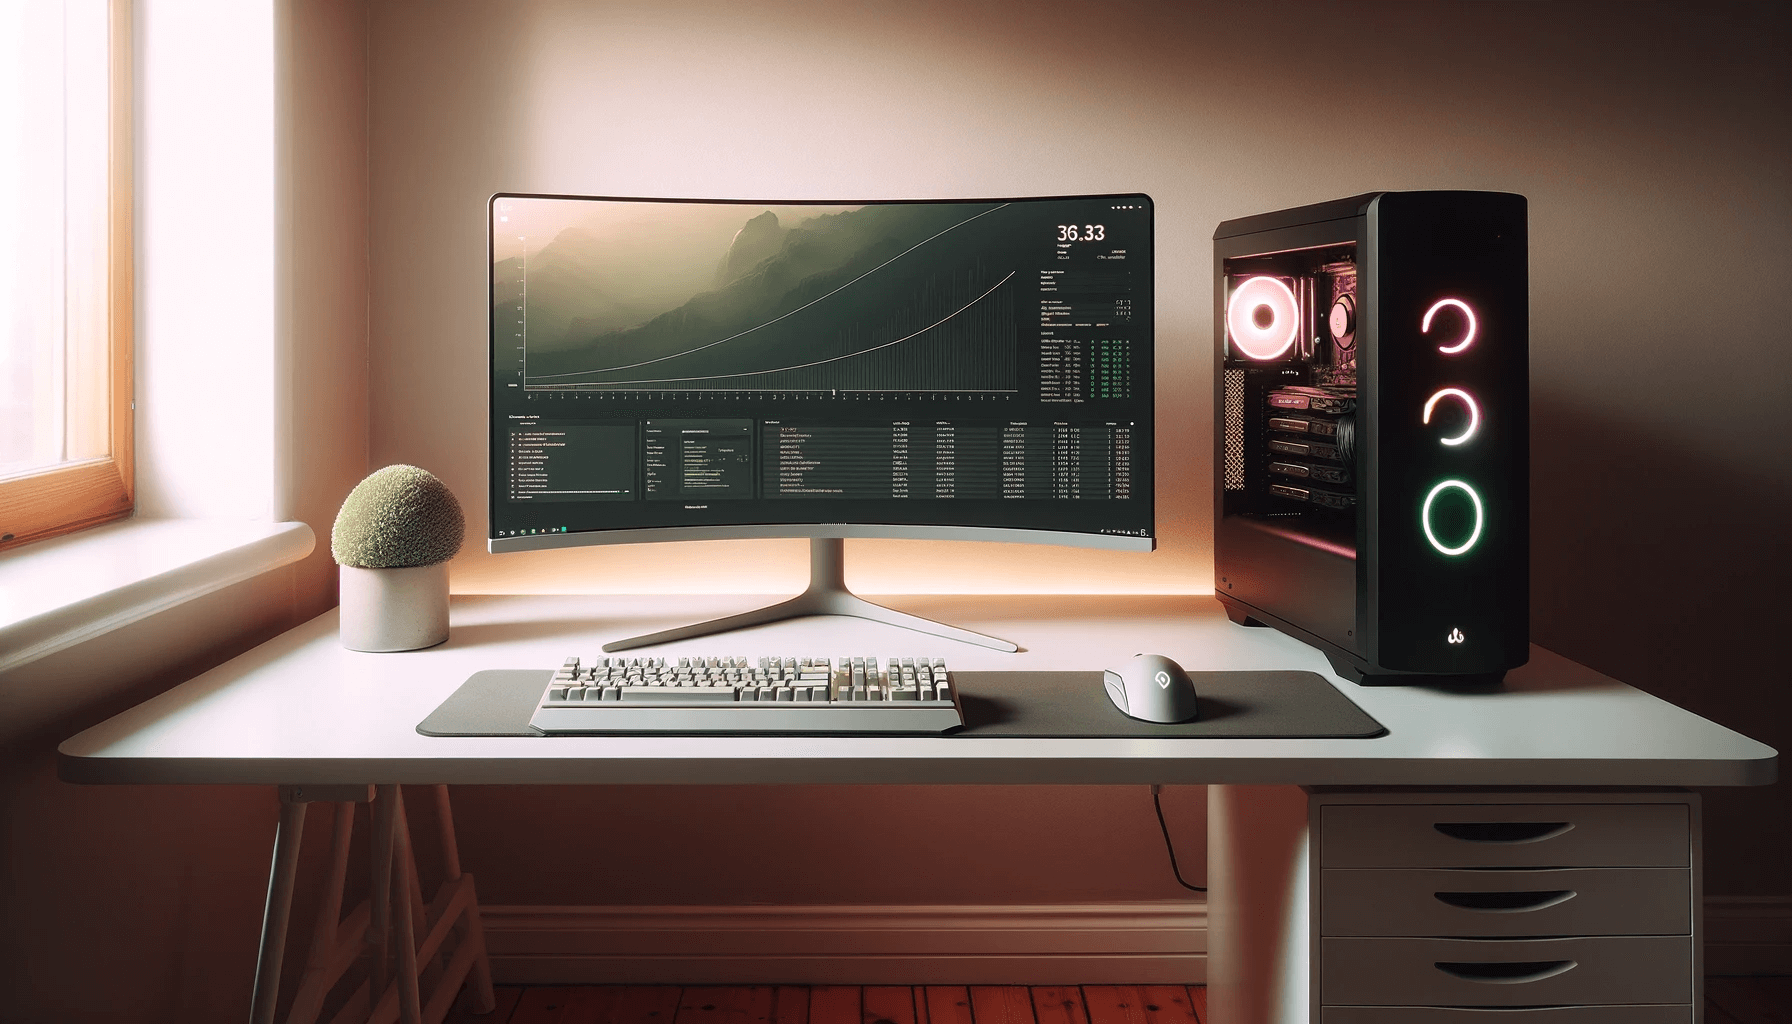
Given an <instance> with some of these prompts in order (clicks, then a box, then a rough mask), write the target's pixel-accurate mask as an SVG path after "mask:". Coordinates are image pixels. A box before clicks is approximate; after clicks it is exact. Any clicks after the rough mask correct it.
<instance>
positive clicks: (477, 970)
mask: <svg viewBox="0 0 1792 1024" xmlns="http://www.w3.org/2000/svg"><path fill="white" fill-rule="evenodd" d="M436 820H437V822H438V827H439V828H440V829H441V831H442V860H443V861H444V864H443V866H444V867H445V868H447V871H448V876H447V877H448V880H449V881H450V882H458V881H460V879H461V872H460V847H459V845H457V843H456V841H455V838H454V808H452V807H451V806H449V804H448V787H447V786H437V787H436ZM467 884H468V885H471V884H472V880H471V879H469V880H468V882H467ZM471 903H472V906H471V907H470V908H468V910H467V933H466V937H465V938H464V939H463V940H462V941H464V942H466V943H468V944H470V945H471V946H472V948H473V949H474V950H475V952H474V954H473V966H472V969H471V970H472V974H471V982H472V988H473V1006H472V1009H473V1012H474V1013H479V1014H485V1013H490V1012H492V1011H493V1010H494V1009H496V1008H497V1006H498V999H497V994H496V993H494V992H493V991H492V964H491V959H490V957H488V956H487V955H486V952H485V927H484V925H483V924H481V922H480V920H479V901H478V899H477V898H474V899H472V900H471Z"/></svg>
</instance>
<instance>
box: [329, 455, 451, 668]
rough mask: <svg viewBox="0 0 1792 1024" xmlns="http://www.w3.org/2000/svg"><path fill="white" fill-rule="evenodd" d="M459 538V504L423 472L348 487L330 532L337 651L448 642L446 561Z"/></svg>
mask: <svg viewBox="0 0 1792 1024" xmlns="http://www.w3.org/2000/svg"><path fill="white" fill-rule="evenodd" d="M465 533H466V519H465V517H463V516H462V515H461V510H460V502H458V501H456V500H454V494H453V492H451V491H449V490H448V487H447V485H445V484H443V483H442V481H440V480H438V479H436V477H435V476H434V474H432V473H430V472H429V471H428V470H423V469H418V468H417V467H416V466H404V465H399V466H387V467H386V468H385V469H381V470H377V471H375V472H374V473H372V474H371V475H369V476H368V477H367V479H365V480H363V481H361V482H360V483H359V484H356V485H355V489H354V490H352V491H350V492H349V494H348V497H347V498H345V499H344V500H343V502H342V510H341V511H339V512H338V513H336V526H335V528H334V529H332V530H331V531H330V554H331V555H333V556H334V557H335V559H336V564H337V565H338V566H340V567H341V568H340V569H339V572H340V577H339V579H340V588H339V596H340V603H341V610H340V613H339V615H340V623H339V627H338V633H339V636H340V637H341V640H342V646H344V647H347V648H348V649H349V650H352V651H414V650H418V649H420V648H424V647H434V646H435V645H436V644H439V643H441V642H442V641H444V640H446V639H448V560H449V559H450V558H453V557H454V555H455V553H456V552H458V551H459V550H460V544H461V538H462V537H463V536H464V535H465Z"/></svg>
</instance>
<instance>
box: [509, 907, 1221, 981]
mask: <svg viewBox="0 0 1792 1024" xmlns="http://www.w3.org/2000/svg"><path fill="white" fill-rule="evenodd" d="M481 913H482V916H483V918H484V922H485V935H486V942H487V945H488V948H489V949H490V952H491V958H492V975H493V978H494V979H495V980H497V981H499V982H501V983H507V984H550V983H562V984H580V983H582V984H602V983H617V982H632V983H636V984H679V983H690V984H730V983H735V984H744V983H787V984H810V985H826V984H864V985H869V984H892V985H894V984H903V985H926V984H934V985H954V984H956V985H963V984H973V983H975V984H1009V985H1044V984H1064V983H1090V984H1104V983H1105V984H1127V983H1139V984H1199V983H1203V982H1205V981H1206V980H1207V905H1206V904H1205V903H1200V902H1192V901H1191V902H1181V901H1178V902H1162V903H1157V902H1153V903H1100V904H1045V905H1022V906H810V907H690V906H666V907H536V906H490V907H484V908H482V909H481Z"/></svg>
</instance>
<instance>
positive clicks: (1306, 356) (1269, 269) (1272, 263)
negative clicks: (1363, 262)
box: [1222, 243, 1358, 552]
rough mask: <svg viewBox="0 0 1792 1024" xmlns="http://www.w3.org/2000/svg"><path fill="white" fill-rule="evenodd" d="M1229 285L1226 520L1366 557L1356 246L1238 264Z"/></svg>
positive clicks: (1230, 266)
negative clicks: (1361, 548)
mask: <svg viewBox="0 0 1792 1024" xmlns="http://www.w3.org/2000/svg"><path fill="white" fill-rule="evenodd" d="M1222 269H1223V271H1224V274H1225V282H1226V339H1225V344H1226V347H1225V361H1224V373H1225V381H1224V394H1223V402H1224V410H1225V453H1224V465H1223V466H1222V472H1223V474H1224V477H1223V479H1224V494H1225V498H1224V506H1223V507H1224V514H1225V515H1226V516H1227V517H1232V516H1246V517H1250V518H1252V519H1255V520H1258V521H1260V522H1262V523H1263V524H1264V525H1265V526H1269V527H1272V528H1273V529H1275V531H1276V532H1277V533H1280V534H1283V535H1285V536H1288V537H1291V538H1293V539H1296V540H1302V541H1305V542H1307V543H1311V544H1314V545H1317V546H1320V547H1324V548H1326V549H1328V550H1333V551H1337V550H1340V549H1345V550H1348V551H1351V552H1354V551H1355V548H1356V516H1357V480H1358V473H1357V465H1358V460H1357V449H1356V423H1357V420H1356V399H1357V377H1356V355H1357V349H1356V282H1357V265H1356V245H1355V243H1345V244H1341V245H1331V246H1324V247H1321V248H1316V249H1300V250H1295V251H1292V252H1281V253H1270V254H1266V255H1258V256H1244V257H1235V258H1232V259H1228V260H1226V261H1225V263H1224V266H1223V268H1222Z"/></svg>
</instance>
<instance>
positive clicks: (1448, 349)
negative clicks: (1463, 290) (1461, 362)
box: [1419, 299, 1475, 356]
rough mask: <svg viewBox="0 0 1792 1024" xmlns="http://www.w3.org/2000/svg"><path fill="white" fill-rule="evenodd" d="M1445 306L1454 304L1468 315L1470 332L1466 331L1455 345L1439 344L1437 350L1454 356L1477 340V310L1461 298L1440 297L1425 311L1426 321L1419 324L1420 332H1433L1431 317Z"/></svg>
mask: <svg viewBox="0 0 1792 1024" xmlns="http://www.w3.org/2000/svg"><path fill="white" fill-rule="evenodd" d="M1445 306H1454V307H1456V308H1457V309H1460V310H1462V315H1463V316H1465V317H1468V333H1466V334H1464V335H1463V336H1462V340H1461V341H1459V342H1457V343H1456V344H1454V345H1439V346H1437V350H1438V351H1439V352H1442V353H1443V354H1444V355H1447V356H1453V355H1455V354H1456V353H1458V352H1461V351H1462V350H1463V349H1465V348H1468V347H1469V346H1470V345H1471V344H1473V343H1474V340H1475V311H1474V310H1472V309H1470V308H1468V303H1466V302H1464V301H1462V300H1461V299H1438V300H1437V301H1436V302H1435V303H1432V305H1431V308H1430V309H1427V310H1426V311H1425V321H1424V322H1423V323H1422V324H1420V325H1419V333H1421V334H1430V333H1431V318H1432V317H1434V316H1436V315H1437V311H1438V310H1440V309H1442V308H1444V307H1445Z"/></svg>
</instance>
